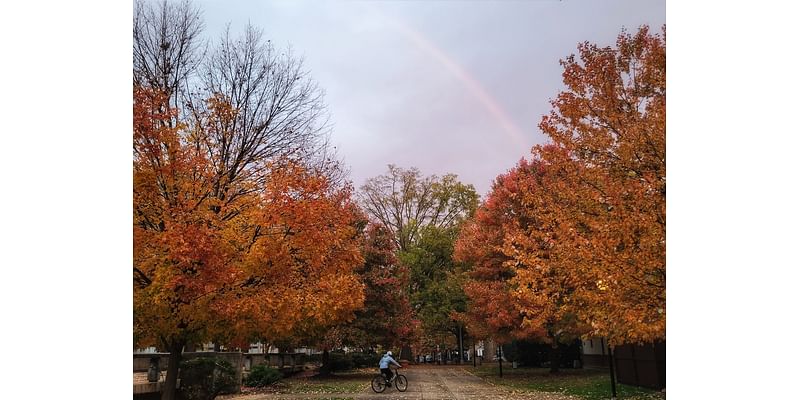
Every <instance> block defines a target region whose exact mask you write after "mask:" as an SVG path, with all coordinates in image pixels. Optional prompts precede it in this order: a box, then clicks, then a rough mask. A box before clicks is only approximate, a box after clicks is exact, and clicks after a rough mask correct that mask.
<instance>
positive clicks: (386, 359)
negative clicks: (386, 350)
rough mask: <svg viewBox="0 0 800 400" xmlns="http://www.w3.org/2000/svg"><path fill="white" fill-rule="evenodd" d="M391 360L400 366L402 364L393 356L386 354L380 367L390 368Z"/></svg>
mask: <svg viewBox="0 0 800 400" xmlns="http://www.w3.org/2000/svg"><path fill="white" fill-rule="evenodd" d="M390 362H391V363H392V364H394V365H397V366H398V367H399V366H400V364H398V363H397V361H395V360H394V358H392V356H390V355H388V354H384V355H383V358H381V364H380V368H389V363H390Z"/></svg>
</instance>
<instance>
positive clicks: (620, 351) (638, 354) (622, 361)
mask: <svg viewBox="0 0 800 400" xmlns="http://www.w3.org/2000/svg"><path fill="white" fill-rule="evenodd" d="M666 360H667V344H666V342H656V343H650V344H645V345H631V344H626V345H622V346H617V347H615V348H614V364H615V366H616V372H617V381H618V382H619V383H624V384H626V385H635V386H643V387H648V388H652V389H663V388H665V387H667V378H666V376H667V373H666V370H667V361H666Z"/></svg>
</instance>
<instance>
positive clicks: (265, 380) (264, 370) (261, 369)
mask: <svg viewBox="0 0 800 400" xmlns="http://www.w3.org/2000/svg"><path fill="white" fill-rule="evenodd" d="M281 378H283V375H282V374H281V372H280V371H278V370H277V369H275V368H270V367H268V366H267V365H265V364H260V365H256V366H255V367H253V368H252V369H251V370H250V375H248V376H247V378H246V379H245V380H244V384H245V385H247V386H258V387H263V386H268V385H271V384H273V383H275V382H277V381H279V380H281Z"/></svg>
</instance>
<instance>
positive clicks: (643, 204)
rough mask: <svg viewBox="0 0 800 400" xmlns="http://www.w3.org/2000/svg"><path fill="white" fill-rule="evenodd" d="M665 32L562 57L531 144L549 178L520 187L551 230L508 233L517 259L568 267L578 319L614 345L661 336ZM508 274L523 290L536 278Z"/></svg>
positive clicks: (622, 39)
mask: <svg viewBox="0 0 800 400" xmlns="http://www.w3.org/2000/svg"><path fill="white" fill-rule="evenodd" d="M665 41H666V27H664V28H662V32H661V34H650V32H649V30H648V28H647V27H642V28H640V29H639V31H638V32H637V33H636V34H634V35H631V34H628V33H625V32H623V33H622V34H620V35H619V37H618V38H617V43H616V48H611V47H605V48H601V47H598V46H596V45H594V44H590V43H583V44H581V45H579V46H578V50H579V53H580V59H579V60H578V59H576V58H575V56H570V57H568V58H567V59H566V60H564V61H562V65H563V66H564V74H563V76H564V83H565V85H566V90H564V91H563V92H561V93H560V94H559V95H558V97H557V98H556V99H555V100H553V101H552V105H553V110H552V111H551V113H550V114H549V115H547V116H545V117H544V118H543V119H542V122H541V124H540V128H541V129H542V131H543V132H545V133H546V134H547V135H548V136H550V138H551V139H552V141H553V146H548V147H542V146H537V147H536V148H534V151H533V153H534V159H535V160H539V162H541V163H542V164H543V165H546V166H547V168H548V169H552V170H554V171H555V173H554V174H553V175H550V176H551V177H557V179H547V180H544V181H542V182H541V186H542V189H543V190H536V191H523V193H524V197H525V199H524V201H525V202H526V203H528V204H531V205H535V206H536V207H538V208H540V209H541V210H543V212H545V211H546V212H547V215H548V218H549V219H550V220H551V224H550V225H551V228H552V231H553V233H554V234H555V235H556V236H554V238H553V240H552V241H550V246H549V247H548V248H547V249H540V248H537V246H533V245H526V242H529V241H530V240H532V239H536V238H537V237H538V238H541V237H542V232H538V233H534V234H532V235H529V236H528V237H522V236H519V237H515V238H513V239H512V242H513V243H515V244H516V245H517V249H516V251H515V252H514V258H515V260H516V261H518V262H519V263H520V265H531V264H532V263H533V264H535V263H537V262H539V261H538V260H541V259H546V258H555V259H557V260H558V262H559V264H561V265H562V266H563V268H564V270H565V271H569V272H570V273H571V275H572V276H570V277H568V279H569V281H570V282H571V283H572V284H573V285H574V291H573V293H572V294H571V296H570V302H572V303H573V304H574V305H575V307H574V309H575V310H576V312H577V313H578V317H579V319H580V320H581V321H583V322H584V323H586V324H587V325H588V326H589V327H590V329H591V331H590V333H591V334H593V335H598V336H604V337H607V338H608V340H609V342H610V343H612V344H621V343H633V342H639V343H641V342H648V341H653V340H661V339H664V338H665V335H666V147H665V139H666V134H665V133H666V129H665V126H666V124H665V117H666V45H665ZM518 272H522V271H520V270H518ZM516 279H517V284H518V285H519V287H520V288H523V291H522V292H520V294H519V296H518V297H519V298H521V299H524V298H526V297H527V296H529V295H530V294H531V291H525V290H524V288H525V287H528V286H529V285H530V286H533V287H536V285H538V284H540V283H541V281H540V277H538V276H537V275H536V274H533V275H526V274H524V273H518V274H517V278H516Z"/></svg>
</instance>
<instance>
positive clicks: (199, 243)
mask: <svg viewBox="0 0 800 400" xmlns="http://www.w3.org/2000/svg"><path fill="white" fill-rule="evenodd" d="M208 103H209V107H208V110H209V111H208V112H207V113H205V114H203V115H200V116H199V118H202V119H203V121H200V122H201V123H196V124H194V125H193V127H191V128H190V127H189V126H187V125H186V124H184V123H181V122H179V123H177V124H175V123H173V122H171V121H180V118H176V117H177V116H176V115H175V113H174V111H171V108H170V107H169V106H168V103H167V98H166V96H165V95H163V94H161V93H159V92H157V91H154V90H151V89H147V88H141V87H134V107H133V108H134V120H133V124H134V140H133V142H134V147H133V150H134V162H133V167H134V168H133V169H134V187H133V208H134V221H133V229H134V265H133V268H134V269H133V271H134V274H133V278H134V341H135V343H134V344H135V345H136V346H139V347H143V346H149V345H155V346H157V347H159V348H162V349H164V350H166V351H168V352H169V353H170V360H169V367H168V370H167V382H166V387H165V389H164V392H163V398H173V396H174V392H175V383H176V379H177V368H178V363H179V361H180V355H181V352H182V350H183V348H184V346H186V345H187V344H191V343H197V342H200V341H204V340H209V339H214V340H217V341H222V342H223V343H230V344H237V343H238V344H244V343H247V341H248V340H252V339H256V338H259V339H263V338H266V339H269V340H277V339H281V338H283V337H285V336H287V335H290V334H292V333H293V332H294V331H295V330H296V329H297V327H298V326H302V325H308V324H314V325H317V326H332V325H335V324H337V323H339V322H341V321H344V320H347V319H349V318H352V314H353V312H354V311H355V310H357V309H359V308H361V306H362V305H363V298H364V297H363V286H362V284H361V282H360V280H359V277H358V275H357V274H355V272H354V270H355V268H356V267H358V266H359V265H360V264H361V263H363V258H362V256H361V254H360V249H359V245H358V244H359V243H358V235H357V234H358V232H357V230H356V228H355V218H356V210H357V209H356V206H355V205H354V203H353V202H352V201H351V189H350V188H349V187H348V186H332V185H331V184H330V182H329V179H328V178H327V175H326V174H325V173H323V172H320V171H318V170H315V169H314V168H311V167H308V166H306V165H305V164H304V163H303V162H302V160H296V159H292V158H287V157H281V158H276V159H263V158H252V159H248V158H247V157H240V159H241V160H245V162H242V163H241V164H238V165H237V170H227V169H226V165H227V164H226V163H225V162H224V160H222V159H223V158H227V156H226V155H230V154H231V153H230V149H231V148H232V146H231V143H234V139H233V136H234V135H236V132H235V131H233V130H216V131H214V132H213V135H212V134H210V133H209V132H208V131H207V130H206V129H210V128H208V127H214V126H216V127H219V126H227V125H228V124H227V123H226V122H227V121H230V120H231V119H233V118H235V117H236V114H237V110H235V109H233V108H232V107H230V106H229V104H228V103H227V102H226V101H225V99H224V98H223V97H221V96H215V97H212V98H211V99H209V101H208ZM212 122H218V123H212ZM226 138H227V139H226ZM240 138H241V136H240ZM219 139H221V140H219ZM226 143H227V146H228V147H227V148H225V147H224V146H225V144H226ZM240 150H242V151H243V152H244V151H246V150H247V147H242V148H240ZM240 154H243V153H240ZM220 155H223V157H220ZM245 155H247V154H245ZM248 162H250V163H251V164H248Z"/></svg>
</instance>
